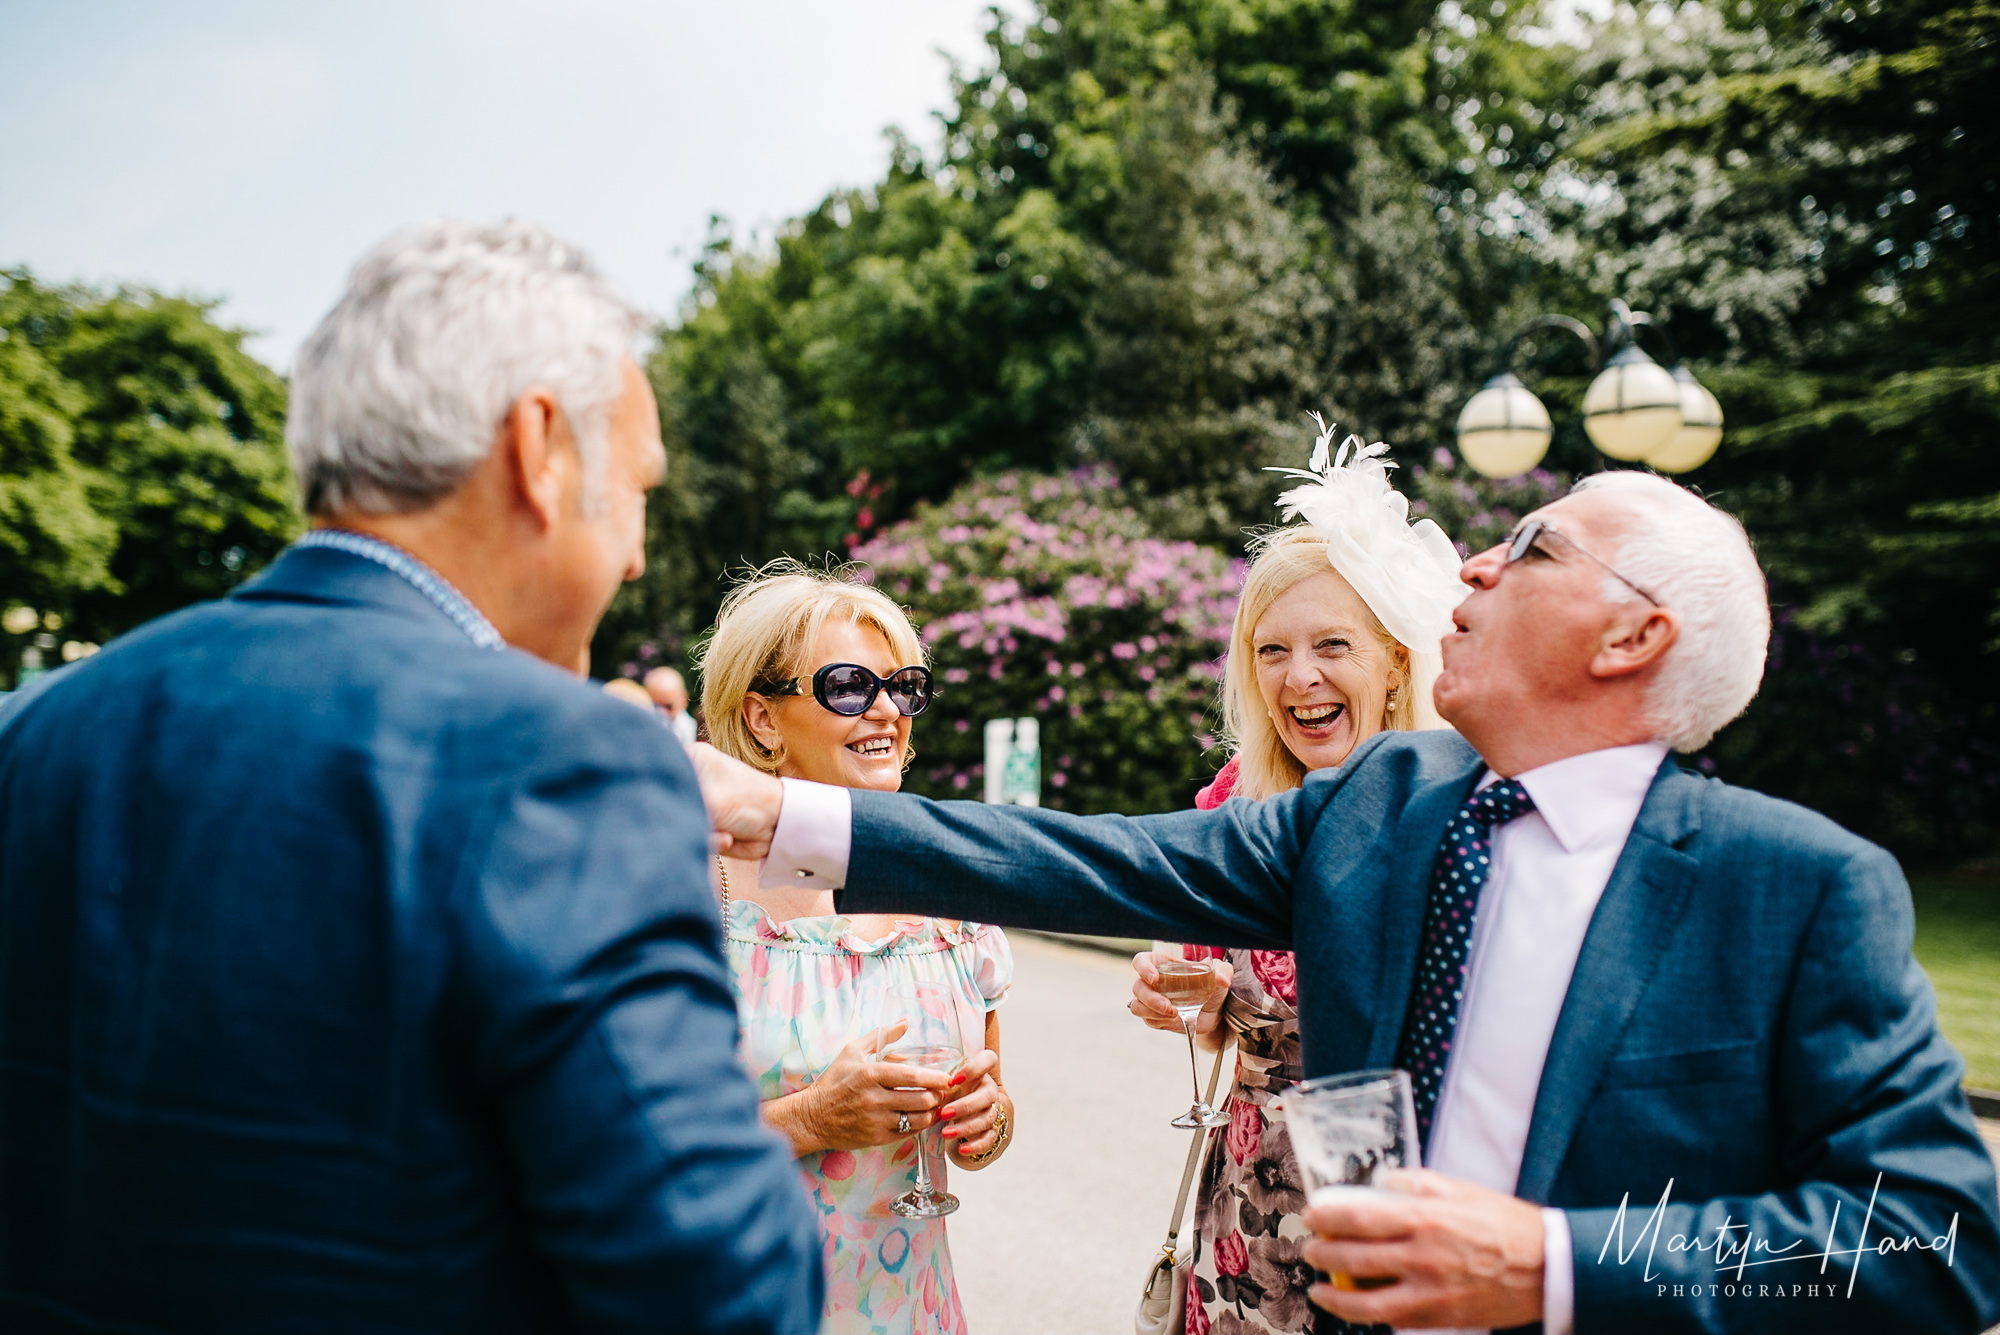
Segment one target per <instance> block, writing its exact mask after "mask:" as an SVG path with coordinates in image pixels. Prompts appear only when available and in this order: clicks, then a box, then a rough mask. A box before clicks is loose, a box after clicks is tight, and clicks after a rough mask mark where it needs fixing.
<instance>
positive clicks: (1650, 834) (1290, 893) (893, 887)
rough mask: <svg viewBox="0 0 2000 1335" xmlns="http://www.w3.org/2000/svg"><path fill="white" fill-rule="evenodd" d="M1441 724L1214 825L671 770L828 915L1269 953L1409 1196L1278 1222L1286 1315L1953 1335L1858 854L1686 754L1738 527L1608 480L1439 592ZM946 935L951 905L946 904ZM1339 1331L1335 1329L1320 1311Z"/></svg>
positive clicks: (1876, 927) (1882, 935) (1961, 1316)
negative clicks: (1297, 1247) (818, 894)
mask: <svg viewBox="0 0 2000 1335" xmlns="http://www.w3.org/2000/svg"><path fill="white" fill-rule="evenodd" d="M1463 578H1464V580H1465V583H1466V584H1467V585H1468V586H1469V587H1470V593H1469V594H1468V596H1467V597H1466V598H1465V600H1464V601H1463V602H1462V603H1461V605H1460V606H1459V608H1458V610H1457V611H1456V613H1455V614H1454V621H1455V623H1456V626H1457V631H1456V633H1454V634H1452V635H1451V636H1448V637H1447V638H1446V640H1445V641H1444V645H1443V651H1444V664H1445V670H1444V673H1443V675H1442V677H1441V678H1440V680H1439V682H1438V684H1437V688H1436V693H1435V699H1436V704H1437V706H1438V709H1439V711H1440V713H1442V714H1443V716H1444V717H1445V718H1446V719H1447V720H1449V721H1450V722H1451V723H1452V724H1453V725H1454V726H1455V727H1456V728H1457V730H1458V731H1457V732H1456V733H1407V732H1406V733H1383V734H1382V735H1381V736H1379V737H1377V738H1375V739H1373V740H1372V741H1371V742H1369V743H1366V744H1364V745H1363V746H1362V747H1361V748H1359V749H1358V750H1357V751H1356V752H1355V754H1354V756H1353V758H1352V759H1350V760H1349V761H1348V763H1347V764H1345V765H1344V766H1342V767H1341V768H1340V769H1339V770H1337V771H1329V772H1324V773H1321V774H1315V775H1312V776H1310V777H1308V779H1307V780H1306V782H1305V784H1304V785H1303V786H1302V787H1300V788H1299V789H1297V790H1295V791H1293V792H1290V793H1286V794H1283V795H1280V796H1278V797H1274V798H1271V799H1269V800H1267V801H1265V802H1262V803H1250V802H1245V801H1234V802H1229V803H1227V804H1226V805H1224V806H1223V807H1222V808H1221V809H1220V810H1217V811H1214V812H1207V813H1201V812H1189V813H1177V814H1173V815H1166V816H1148V817H1139V818H1130V819H1128V818H1124V817H1118V816H1098V817H1089V818H1078V817H1074V816H1068V815H1064V814H1060V813H1053V812H1046V811H1043V812H1036V811H1027V810H1017V809H1011V808H988V807H982V806H977V805H973V804H966V803H927V802H924V801H921V800H919V799H915V798H909V797H899V796H885V795H879V794H868V793H861V794H854V795H853V796H852V798H851V806H850V799H849V797H848V796H847V795H846V794H835V793H832V792H829V791H826V790H822V789H819V788H816V787H815V786H813V785H805V784H797V783H791V782H787V783H784V784H780V783H777V782H775V781H770V780H768V779H765V778H763V776H751V775H748V774H745V773H743V772H740V771H738V770H735V769H732V768H730V767H728V766H727V765H725V764H723V763H721V761H720V758H718V757H713V756H698V757H697V765H698V767H699V768H700V769H701V771H702V776H703V787H704V793H705V796H706V797H707V799H708V802H709V808H710V812H711V815H712V816H713V817H714V819H715V821H716V824H717V828H718V830H719V831H720V832H721V833H723V834H725V835H727V836H729V837H731V838H733V839H735V840H737V841H740V842H741V843H742V844H743V845H745V846H746V847H748V848H749V849H750V850H752V851H762V849H763V848H764V847H765V846H766V845H769V846H770V856H769V858H768V860H767V862H766V871H765V875H766V877H767V878H768V877H774V876H789V877H793V878H796V879H797V880H799V881H801V882H805V883H820V884H828V885H835V886H844V887H845V888H844V892H843V894H842V895H841V900H840V903H841V909H842V911H843V912H865V911H870V910H880V909H902V910H917V909H921V910H922V911H924V912H926V913H933V914H944V915H951V914H970V913H973V912H975V911H976V912H977V913H978V914H979V915H980V916H981V917H982V918H983V919H984V920H985V921H991V922H996V923H1000V924H1003V925H1010V926H1016V925H1018V926H1025V927H1040V928H1049V929H1055V930H1061V931H1070V932H1085V933H1096V934H1105V935H1120V936H1141V937H1145V936H1151V937H1158V938H1163V939H1168V940H1182V941H1205V942H1215V943H1219V944H1223V945H1229V946H1242V947H1252V948H1264V949H1284V950H1295V951H1297V952H1298V957H1299V982H1298V988H1299V1002H1298V1009H1299V1014H1300V1029H1301V1034H1302V1038H1303V1042H1304V1056H1305V1064H1306V1073H1307V1075H1308V1076H1325V1075H1334V1074H1339V1073H1343V1072H1348V1071H1356V1070H1364V1069H1374V1068H1384V1067H1397V1068H1401V1069H1404V1070H1407V1071H1408V1072H1410V1075H1411V1077H1412V1084H1413V1086H1414V1088H1415V1092H1416V1108H1415V1112H1416V1115H1417V1121H1418V1127H1419V1132H1420V1134H1421V1137H1422V1145H1423V1150H1424V1162H1425V1163H1426V1165H1427V1169H1426V1170H1424V1171H1421V1172H1415V1173H1406V1174H1401V1175H1397V1176H1395V1177H1393V1178H1392V1179H1391V1182H1390V1185H1391V1187H1392V1190H1393V1194H1389V1195H1385V1196H1379V1197H1375V1198H1372V1199H1370V1198H1364V1199H1359V1200H1348V1201H1346V1202H1344V1203H1340V1204H1321V1205H1316V1206H1314V1207H1312V1208H1311V1209H1310V1210H1309V1211H1308V1214H1307V1222H1308V1223H1309V1225H1310V1226H1311V1227H1312V1228H1313V1229H1314V1231H1315V1232H1316V1234H1317V1235H1318V1236H1317V1237H1316V1238H1315V1239H1314V1240H1312V1241H1310V1242H1308V1243H1307V1244H1306V1245H1305V1247H1304V1249H1303V1259H1304V1261H1305V1262H1307V1263H1308V1264H1310V1265H1311V1266H1313V1267H1314V1268H1316V1269H1317V1270H1320V1271H1323V1272H1327V1273H1330V1274H1339V1275H1343V1276H1349V1277H1353V1278H1354V1279H1358V1280H1360V1281H1363V1282H1364V1283H1367V1284H1369V1285H1370V1286H1368V1287H1341V1288H1335V1287H1333V1286H1332V1285H1330V1284H1327V1283H1321V1284H1320V1285H1318V1286H1317V1287H1315V1289H1314V1290H1313V1298H1314V1301H1315V1302H1317V1303H1318V1304H1320V1306H1322V1307H1323V1308H1325V1309H1326V1310H1327V1311H1328V1312H1329V1313H1330V1314H1331V1315H1330V1316H1329V1317H1328V1318H1327V1319H1326V1320H1325V1321H1323V1323H1322V1326H1321V1329H1322V1330H1323V1331H1324V1330H1345V1329H1348V1328H1349V1327H1347V1326H1345V1325H1343V1324H1341V1322H1343V1321H1345V1322H1353V1323H1357V1324H1359V1325H1363V1326H1366V1325H1368V1324H1371V1323H1379V1324H1385V1325H1393V1326H1395V1327H1398V1328H1402V1329H1409V1328H1426V1329H1453V1330H1488V1329H1495V1328H1515V1327H1523V1326H1536V1325H1539V1326H1540V1328H1541V1329H1543V1330H1545V1331H1548V1332H1551V1333H1552V1335H1554V1333H1558V1332H1567V1331H1577V1332H1585V1331H1595V1330H1617V1331H1683V1330H1685V1331H1710V1330H1741V1331H1756V1332H1765V1331H1784V1330H1798V1331H1846V1330H1852V1331H1879V1330H1910V1331H1916V1330H1923V1331H1940V1332H1943V1331H1964V1332H1974V1331H1979V1330H1981V1329H1984V1328H1985V1327H1986V1326H1987V1325H1988V1324H1990V1323H1992V1322H1993V1321H1995V1320H1996V1319H1997V1318H2000V1202H1996V1199H1995V1184H1994V1171H1993V1165H1992V1161H1991V1159H1990V1158H1989V1157H1988V1156H1987V1154H1986V1151H1985V1149H1984V1147H1983V1145H1982V1144H1981V1142H1980V1139H1979V1136H1978V1133H1977V1130H1976V1125H1975V1123H1974V1121H1973V1119H1972V1116H1971V1113H1970V1110H1969V1109H1968V1107H1967V1105H1966V1101H1965V1098H1964V1095H1963V1093H1962V1091H1961V1090H1960V1088H1959V1081H1960V1077H1961V1075H1962V1072H1963V1063H1962V1062H1961V1061H1960V1060H1959V1058H1958V1056H1957V1054H1956V1053H1954V1052H1953V1051H1952V1050H1951V1048H1950V1047H1949V1046H1948V1045H1947V1044H1946V1043H1945V1041H1944V1039H1943V1037H1942V1036H1941V1035H1940V1033H1939V1031H1938V1028H1937V1024H1936V1017H1935V1007H1934V1002H1933V998H1932V994H1931V991H1930V988H1929V986H1928V984H1927V983H1926V982H1925V980H1924V977H1923V975H1922V973H1921V971H1920V970H1919V969H1918V968H1917V966H1916V964H1915V962H1914V961H1913V959H1912V958H1911V955H1910V938H1911V930H1912V927H1911V908H1910V900H1909V892H1908V888H1907V886H1906V885H1905V883H1904V880H1903V877H1902V873H1901V872H1900V870H1899V869H1898V867H1897V866H1896V863H1895V861H1894V859H1892V858H1891V857H1890V856H1889V855H1888V854H1887V853H1885V852H1883V851H1882V850H1881V849H1879V848H1875V847H1873V846H1872V845H1870V844H1868V843H1866V842H1864V841H1863V840H1861V839H1859V838H1857V837H1855V836H1853V835H1851V834H1849V833H1847V832H1846V831H1844V830H1841V829H1840V828H1839V827H1837V826H1835V825H1833V824H1832V823H1831V822H1829V821H1827V820H1825V819H1823V818H1821V817H1819V816H1816V815H1813V814H1812V813H1810V812H1807V811H1804V810H1802V809H1800V808H1798V807H1794V806H1791V805H1790V804H1787V803H1783V802H1778V801H1775V800H1772V799H1769V798H1765V797H1762V796H1759V795H1757V794H1755V793H1750V792H1746V791H1743V790H1739V789H1734V788H1730V787H1728V786H1726V785H1723V784H1721V783H1718V782H1715V781H1713V780H1707V779H1702V778H1699V777H1697V776H1695V775H1693V774H1690V773H1688V772H1686V771H1684V770H1682V769H1681V768H1680V767H1679V766H1677V765H1675V764H1674V763H1672V761H1671V759H1670V758H1669V752H1670V751H1674V750H1679V751H1692V750H1695V749H1697V748H1699V747H1700V746H1702V745H1704V744H1705V743H1706V742H1707V740H1708V739H1709V738H1710V737H1711V736H1712V735H1713V734H1714V733H1715V731H1716V730H1717V729H1718V728H1720V727H1721V726H1722V725H1723V724H1725V723H1727V722H1728V721H1729V720H1730V719H1732V718H1734V717H1735V716H1736V715H1737V714H1739V713H1741V712H1742V710H1743V708H1744V707H1745V706H1746V705H1747V704H1748V703H1749V701H1750V699H1751V698H1752V696H1753V695H1754V694H1755V692H1756V689H1757V686H1758V683H1759V681H1760V679H1761V676H1762V672H1763V664H1764V653H1765V646H1766V642H1767V640H1768V637H1769V628H1770V622H1769V612H1768V607H1767V604H1766V595H1765V592H1764V585H1763V579H1762V575H1761V573H1760V571H1759V570H1758V568H1757V564H1756V560H1755V557H1754V555H1753V554H1752V552H1751V550H1750V546H1749V543H1748V540H1747V538H1746V537H1745V535H1744V534H1743V531H1742V529H1741V527H1740V526H1739V525H1737V523H1736V522H1735V521H1734V520H1733V519H1731V518H1730V517H1728V516H1727V515H1725V514H1723V513H1722V512H1721V511H1718V510H1716V509H1714V508H1713V507H1711V506H1709V505H1707V504H1706V503H1705V502H1703V501H1701V500H1700V499H1699V498H1697V497H1695V496H1693V495H1692V494H1690V493H1688V492H1685V491H1683V490H1682V489H1680V488H1678V487H1676V486H1674V485H1673V484H1671V483H1669V482H1666V481H1665V480H1663V479H1660V478H1656V477H1652V476H1650V475H1645V474H1640V473H1635V472H1619V473H1609V474H1602V475H1599V476H1598V477H1595V478H1591V479H1589V480H1588V481H1587V482H1586V483H1584V484H1583V485H1581V486H1580V487H1579V488H1578V489H1577V490H1576V491H1575V492H1574V493H1572V494H1571V495H1570V496H1568V497H1565V498H1563V499H1562V500H1559V501H1557V502H1555V503H1554V504H1552V505H1549V506H1547V507H1546V508H1544V509H1543V510H1541V511H1538V512H1537V513H1536V514H1534V515H1532V516H1530V517H1529V520H1528V521H1527V522H1526V523H1525V524H1524V525H1523V526H1522V527H1521V528H1520V529H1519V530H1518V531H1517V532H1516V533H1515V535H1514V536H1513V537H1512V539H1511V540H1510V541H1509V542H1508V543H1505V544H1503V545H1501V546H1499V547H1496V548H1494V549H1493V550H1491V551H1488V552H1484V553H1481V554H1479V555H1477V556H1475V557H1473V558H1472V559H1470V560H1469V561H1467V562H1466V563H1465V567H1464V573H1463ZM975 906H976V910H975ZM1335 1318H1338V1320H1336V1319H1335Z"/></svg>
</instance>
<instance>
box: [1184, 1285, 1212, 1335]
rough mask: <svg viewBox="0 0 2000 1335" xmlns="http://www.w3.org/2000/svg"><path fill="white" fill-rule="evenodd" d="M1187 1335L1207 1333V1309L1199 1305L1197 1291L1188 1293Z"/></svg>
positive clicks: (1199, 1298) (1206, 1334)
mask: <svg viewBox="0 0 2000 1335" xmlns="http://www.w3.org/2000/svg"><path fill="white" fill-rule="evenodd" d="M1187 1335H1208V1309H1207V1308H1205V1307H1203V1306H1202V1305H1201V1295H1200V1294H1198V1293H1190V1294H1189V1295H1188V1305H1187Z"/></svg>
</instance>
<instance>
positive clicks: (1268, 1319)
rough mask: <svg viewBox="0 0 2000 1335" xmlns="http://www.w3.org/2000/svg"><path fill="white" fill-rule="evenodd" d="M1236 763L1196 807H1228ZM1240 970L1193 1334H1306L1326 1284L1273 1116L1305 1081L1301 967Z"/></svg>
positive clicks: (1246, 958)
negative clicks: (1307, 1256)
mask: <svg viewBox="0 0 2000 1335" xmlns="http://www.w3.org/2000/svg"><path fill="white" fill-rule="evenodd" d="M1235 763H1236V762H1235V761H1234V760H1232V761H1230V763H1229V765H1227V766H1225V767H1224V769H1223V771H1222V773H1221V774H1219V775H1217V776H1216V783H1215V784H1214V785H1213V786H1211V787H1209V788H1205V789H1203V790H1202V793H1201V796H1200V797H1198V798H1197V799H1196V804H1197V805H1199V806H1201V807H1203V809H1209V808H1212V807H1217V806H1220V805H1222V802H1223V800H1224V799H1225V798H1227V797H1228V795H1229V789H1230V787H1231V781H1232V780H1233V779H1234V777H1235ZM1203 952H1205V953H1206V954H1207V955H1208V956H1209V957H1212V958H1216V959H1221V958H1224V957H1227V958H1228V960H1229V962H1230V964H1231V965H1232V966H1233V967H1234V969H1235V977H1234V978H1233V979H1232V980H1231V981H1230V984H1229V997H1228V999H1227V1000H1225V1001H1224V1002H1223V1003H1222V1015H1221V1020H1222V1023H1224V1024H1226V1025H1228V1026H1229V1028H1230V1029H1231V1030H1232V1031H1233V1032H1234V1033H1235V1035H1236V1078H1235V1081H1234V1082H1233V1083H1232V1085H1231V1087H1230V1091H1229V1125H1228V1126H1227V1127H1225V1128H1223V1129H1222V1130H1221V1131H1219V1132H1218V1133H1217V1134H1216V1135H1215V1136H1214V1137H1213V1138H1212V1139H1211V1140H1210V1142H1209V1147H1208V1158H1207V1160H1206V1161H1205V1162H1204V1163H1203V1165H1202V1171H1201V1188H1200V1192H1199V1194H1197V1195H1196V1197H1195V1216H1194V1218H1195V1240H1194V1249H1195V1252H1194V1272H1193V1275H1192V1277H1191V1278H1190V1279H1189V1281H1188V1298H1187V1332H1188V1335H1241V1332H1259V1333H1261V1332H1265V1331H1283V1332H1291V1331H1306V1330H1311V1329H1312V1328H1313V1311H1314V1309H1313V1307H1312V1305H1311V1303H1310V1302H1309V1301H1308V1300H1307V1298H1306V1290H1307V1289H1309V1288H1311V1287H1312V1284H1313V1280H1314V1278H1315V1276H1314V1274H1313V1269H1312V1267H1311V1266H1310V1265H1308V1264H1306V1262H1305V1261H1304V1260H1302V1259H1301V1258H1300V1255H1299V1249H1300V1248H1301V1247H1303V1246H1304V1245H1305V1242H1306V1239H1307V1238H1308V1237H1310V1236H1311V1234H1310V1232H1309V1230H1308V1229H1307V1228H1306V1226H1305V1220H1304V1219H1303V1218H1301V1215H1302V1214H1303V1212H1304V1210H1305V1208H1306V1196H1305V1188H1304V1186H1303V1185H1302V1179H1301V1178H1300V1176H1299V1165H1298V1160H1297V1159H1296V1158H1294V1157H1293V1155H1292V1142H1291V1137H1290V1136H1288V1135H1287V1134H1286V1132H1285V1124H1284V1122H1283V1120H1282V1119H1281V1118H1279V1116H1278V1115H1277V1114H1276V1113H1275V1112H1273V1111H1272V1108H1271V1105H1272V1103H1274V1102H1275V1101H1276V1100H1277V1098H1278V1096H1279V1095H1281V1094H1283V1093H1284V1092H1285V1091H1286V1090H1287V1089H1289V1088H1291V1087H1292V1086H1293V1085H1294V1084H1297V1083H1298V1081H1299V1080H1300V1079H1302V1078H1303V1077H1304V1075H1305V1063H1304V1059H1303V1058H1302V1056H1301V1055H1300V1051H1299V1016H1298V1011H1297V1010H1296V1009H1295V1008H1296V1006H1297V1004H1298V996H1299V994H1298V969H1297V965H1296V963H1295V960H1294V957H1293V955H1292V953H1291V952H1290V951H1288V950H1229V951H1223V950H1214V949H1210V948H1207V947H1198V946H1195V947H1189V949H1188V954H1189V956H1190V957H1199V956H1200V954H1202V953H1203Z"/></svg>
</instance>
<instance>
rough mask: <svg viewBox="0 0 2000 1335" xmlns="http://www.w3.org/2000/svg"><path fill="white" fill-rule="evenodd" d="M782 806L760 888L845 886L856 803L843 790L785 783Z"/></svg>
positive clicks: (801, 781)
mask: <svg viewBox="0 0 2000 1335" xmlns="http://www.w3.org/2000/svg"><path fill="white" fill-rule="evenodd" d="M781 782H782V783H783V784H784V785H785V798H784V802H783V804H782V805H781V806H779V808H778V829H777V832H776V833H775V834H773V835H772V836H771V853H770V856H768V857H766V858H765V859H764V867H763V870H762V871H760V872H759V873H758V875H757V884H759V885H764V886H780V885H790V886H797V887H798V888H799V889H801V890H838V889H840V888H841V887H842V886H844V885H846V884H847V854H848V850H849V848H850V847H851V846H852V844H853V837H854V802H853V800H852V799H851V798H849V797H848V795H847V790H846V789H845V788H836V787H834V786H833V785H831V784H825V783H808V782H806V781H805V780H804V779H784V780H781Z"/></svg>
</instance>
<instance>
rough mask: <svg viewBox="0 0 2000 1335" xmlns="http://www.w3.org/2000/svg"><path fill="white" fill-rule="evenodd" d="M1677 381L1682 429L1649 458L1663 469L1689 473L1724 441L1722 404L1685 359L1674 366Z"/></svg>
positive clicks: (1664, 471)
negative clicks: (1690, 368)
mask: <svg viewBox="0 0 2000 1335" xmlns="http://www.w3.org/2000/svg"><path fill="white" fill-rule="evenodd" d="M1674 383H1676V384H1678V385H1679V386H1680V387H1681V429H1680V430H1679V431H1676V432H1675V433H1674V434H1673V437H1672V438H1671V439H1670V440H1668V441H1667V443H1666V444H1665V445H1662V446H1661V447H1660V448H1659V449H1657V450H1654V451H1653V452H1652V453H1651V454H1649V455H1647V456H1646V462H1647V463H1649V464H1651V465H1652V466H1653V467H1655V468H1657V469H1659V470H1660V471H1661V472H1662V473H1688V472H1692V471H1694V470H1695V469H1697V468H1699V467H1701V466H1702V465H1703V464H1705V463H1707V462H1708V461H1709V459H1710V458H1711V457H1712V456H1713V455H1714V454H1715V447H1716V446H1718V445H1720V444H1721V443H1722V405H1721V404H1720V403H1718V402H1716V399H1715V395H1713V394H1711V393H1709V392H1708V390H1707V388H1706V387H1704V386H1703V385H1702V383H1701V382H1700V381H1698V380H1696V379H1695V378H1694V372H1692V371H1690V370H1688V369H1687V366H1686V364H1685V363H1684V364H1682V365H1680V366H1676V367H1675V368H1674Z"/></svg>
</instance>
